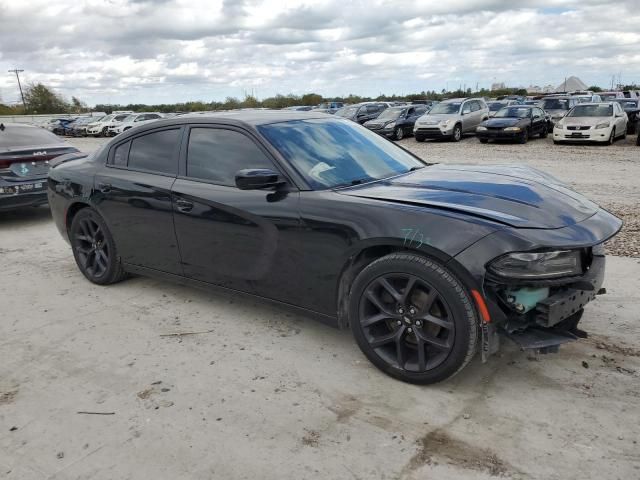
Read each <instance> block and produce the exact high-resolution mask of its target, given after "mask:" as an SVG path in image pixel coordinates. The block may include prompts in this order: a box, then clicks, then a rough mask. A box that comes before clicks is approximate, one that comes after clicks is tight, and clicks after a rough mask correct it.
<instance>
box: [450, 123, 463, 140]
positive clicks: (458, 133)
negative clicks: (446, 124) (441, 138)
mask: <svg viewBox="0 0 640 480" xmlns="http://www.w3.org/2000/svg"><path fill="white" fill-rule="evenodd" d="M451 140H453V141H454V142H459V141H460V140H462V125H460V124H459V123H458V124H456V126H455V127H453V134H452V135H451Z"/></svg>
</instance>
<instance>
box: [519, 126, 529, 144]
mask: <svg viewBox="0 0 640 480" xmlns="http://www.w3.org/2000/svg"><path fill="white" fill-rule="evenodd" d="M519 141H520V143H527V142H528V141H529V130H527V129H525V130H524V132H522V135H520V139H519Z"/></svg>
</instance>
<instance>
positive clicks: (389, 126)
mask: <svg viewBox="0 0 640 480" xmlns="http://www.w3.org/2000/svg"><path fill="white" fill-rule="evenodd" d="M395 126H396V122H391V123H387V124H386V125H385V126H384V128H393V127H395Z"/></svg>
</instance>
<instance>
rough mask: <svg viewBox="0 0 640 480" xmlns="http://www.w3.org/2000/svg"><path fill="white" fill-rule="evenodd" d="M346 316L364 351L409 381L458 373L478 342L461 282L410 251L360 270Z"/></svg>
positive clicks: (423, 381) (385, 369)
mask: <svg viewBox="0 0 640 480" xmlns="http://www.w3.org/2000/svg"><path fill="white" fill-rule="evenodd" d="M349 320H350V325H351V330H352V332H353V335H354V337H355V339H356V342H357V343H358V346H359V347H360V349H361V350H362V352H363V353H364V354H365V356H366V357H367V358H368V359H369V360H370V361H371V362H372V363H373V364H374V365H375V366H376V367H378V368H379V369H380V370H382V371H383V372H385V373H387V374H388V375H390V376H392V377H395V378H398V379H400V380H403V381H405V382H410V383H417V384H430V383H435V382H439V381H441V380H444V379H446V378H448V377H451V376H452V375H454V374H456V373H457V372H458V371H460V370H461V369H462V368H463V367H464V366H465V365H467V363H469V361H470V360H471V358H472V357H473V355H474V353H475V351H476V346H477V342H478V329H477V319H476V314H475V310H474V308H473V305H472V303H471V299H470V298H469V295H468V294H467V292H466V290H465V288H464V287H463V286H462V284H461V282H460V281H459V280H458V279H457V278H456V277H455V276H454V275H453V274H452V273H451V272H450V271H449V270H448V269H446V268H445V267H444V266H443V265H441V264H440V263H438V262H436V261H435V260H431V259H428V258H425V257H423V256H420V255H415V254H410V253H393V254H390V255H387V256H385V257H382V258H380V259H378V260H376V261H374V262H373V263H371V264H370V265H368V266H367V267H366V268H365V269H364V270H363V271H362V272H360V274H359V275H358V276H357V278H356V280H355V282H354V284H353V288H352V290H351V292H350V296H349Z"/></svg>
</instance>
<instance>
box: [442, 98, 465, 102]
mask: <svg viewBox="0 0 640 480" xmlns="http://www.w3.org/2000/svg"><path fill="white" fill-rule="evenodd" d="M465 100H469V98H468V97H464V98H448V99H446V100H443V101H442V102H441V103H460V102H464V101H465Z"/></svg>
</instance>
